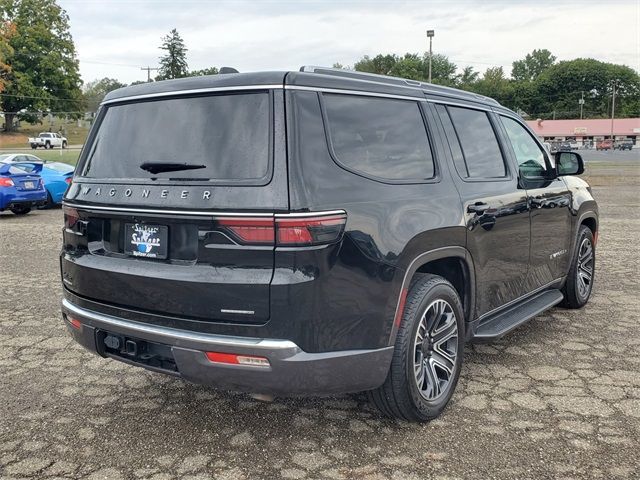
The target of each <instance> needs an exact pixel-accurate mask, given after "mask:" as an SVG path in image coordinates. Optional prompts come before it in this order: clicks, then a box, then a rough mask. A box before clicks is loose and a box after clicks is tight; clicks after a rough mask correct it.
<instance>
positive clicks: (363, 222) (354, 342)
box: [60, 67, 598, 421]
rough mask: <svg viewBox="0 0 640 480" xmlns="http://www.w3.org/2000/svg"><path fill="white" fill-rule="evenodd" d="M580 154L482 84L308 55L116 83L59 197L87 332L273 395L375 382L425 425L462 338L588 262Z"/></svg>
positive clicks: (72, 327) (548, 299)
mask: <svg viewBox="0 0 640 480" xmlns="http://www.w3.org/2000/svg"><path fill="white" fill-rule="evenodd" d="M582 171H583V163H582V159H581V158H580V156H579V155H577V154H576V153H572V152H561V153H557V154H556V155H555V157H554V158H549V155H548V154H547V152H546V151H545V149H544V148H543V146H542V144H541V143H540V142H539V141H538V140H537V139H536V137H535V136H534V134H533V133H532V132H531V131H530V130H529V128H528V127H527V126H526V124H525V123H524V122H523V121H522V120H521V119H520V117H518V116H517V115H516V114H515V113H513V112H512V111H510V110H508V109H506V108H504V107H501V106H500V105H499V104H498V103H497V102H495V101H494V100H491V99H489V98H486V97H482V96H479V95H476V94H473V93H468V92H463V91H458V90H453V89H449V88H443V87H438V86H435V85H430V84H424V83H419V82H415V81H411V80H404V79H401V78H390V77H381V76H377V75H370V74H363V73H358V72H348V71H343V70H332V69H324V68H311V67H304V68H303V69H301V71H300V72H268V73H247V74H227V75H217V76H209V77H199V78H187V79H180V80H174V81H166V82H157V83H151V84H145V85H137V86H132V87H127V88H123V89H120V90H116V91H114V92H112V93H110V94H108V95H107V97H106V98H105V100H104V102H103V104H102V107H101V109H100V112H99V113H98V116H97V121H96V122H95V126H94V128H93V129H92V131H91V134H90V135H89V138H88V141H87V142H86V145H85V147H84V149H83V151H82V154H81V157H80V160H79V163H78V167H77V169H76V173H75V177H74V179H73V183H72V186H71V187H70V189H69V191H68V192H67V194H66V197H65V200H64V216H65V227H64V246H63V249H62V254H61V257H60V263H61V270H62V282H63V285H64V300H63V306H62V308H63V313H64V319H65V322H66V324H67V325H68V329H69V331H70V332H71V334H72V335H73V337H74V338H75V339H76V340H77V341H78V342H79V343H81V344H82V345H84V346H85V347H86V348H88V349H89V350H91V351H94V352H97V353H98V354H99V355H102V356H104V357H110V358H114V359H117V360H121V361H124V362H127V363H129V364H132V365H138V366H142V367H145V368H148V369H150V370H154V371H158V372H163V373H168V374H171V375H175V376H178V377H180V378H183V379H186V380H190V381H194V382H199V383H204V384H207V385H212V386H216V387H219V388H224V389H233V390H241V391H246V392H250V393H253V394H256V395H262V396H272V395H278V394H280V395H283V394H290V395H296V394H332V393H342V392H357V391H369V392H370V393H369V394H370V398H371V399H372V401H373V402H374V403H375V404H376V405H377V406H378V407H379V408H380V409H381V410H382V411H383V412H384V413H386V414H388V415H391V416H396V417H400V418H404V419H408V420H417V421H424V420H428V419H432V418H434V417H436V416H437V415H438V414H439V413H440V412H441V411H442V410H443V409H444V407H445V406H446V404H447V402H448V401H449V399H450V397H451V395H452V394H453V391H454V388H455V385H456V382H457V380H458V376H459V374H460V369H461V362H462V357H463V355H462V354H463V347H464V344H465V342H466V341H489V340H491V339H495V338H498V337H501V336H502V335H504V334H505V333H507V332H509V331H510V330H512V329H513V328H515V327H517V326H518V325H520V324H522V323H523V322H525V321H527V320H529V319H531V318H532V317H534V316H535V315H537V314H539V313H541V312H543V311H544V310H546V309H548V308H550V307H552V306H554V305H556V304H559V303H562V304H564V305H565V306H567V307H570V308H578V307H581V306H583V305H584V304H585V303H586V302H587V300H588V298H589V296H590V293H591V289H592V286H593V279H594V261H595V256H594V255H595V245H596V239H597V231H598V214H597V206H596V203H595V201H594V200H593V198H592V196H591V191H590V188H589V186H588V185H587V183H585V182H584V181H582V180H580V179H578V178H576V177H574V176H571V175H575V174H580V173H581V172H582Z"/></svg>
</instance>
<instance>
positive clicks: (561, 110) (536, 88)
mask: <svg viewBox="0 0 640 480" xmlns="http://www.w3.org/2000/svg"><path fill="white" fill-rule="evenodd" d="M431 64H432V67H431V69H432V82H433V83H435V84H439V85H444V86H448V87H454V88H460V89H463V90H468V91H470V92H474V93H478V94H481V95H486V96H488V97H492V98H495V99H496V100H498V101H499V102H500V103H501V104H502V105H504V106H506V107H508V108H511V109H512V110H515V111H517V112H519V113H521V114H523V115H525V116H528V117H531V118H543V119H545V118H552V117H556V116H557V117H558V118H579V116H580V108H579V103H578V102H579V100H581V99H584V104H583V115H584V117H585V118H602V117H606V116H609V115H611V98H612V90H613V86H614V83H615V88H616V104H615V108H616V116H619V117H637V116H639V115H640V76H639V75H638V73H637V72H636V71H635V70H633V69H632V68H629V67H627V66H624V65H616V64H613V63H606V62H601V61H598V60H595V59H592V58H577V59H575V60H568V61H557V58H556V57H555V56H554V55H553V54H552V53H551V52H550V51H549V50H546V49H541V50H533V51H532V52H531V53H529V54H527V55H526V56H525V57H524V58H522V59H520V60H516V61H515V62H513V64H512V66H511V75H510V76H507V75H506V74H505V71H504V68H503V67H498V66H496V67H491V68H487V69H486V71H485V72H484V73H482V74H480V72H478V71H477V70H475V69H474V68H473V67H470V66H469V67H465V68H463V69H462V70H461V71H460V70H459V69H458V66H457V65H456V64H455V63H454V62H452V61H451V60H450V59H449V58H448V57H447V56H445V55H442V54H435V55H433V56H432V57H431ZM334 67H337V68H345V67H343V66H342V65H341V64H339V63H338V64H334ZM347 68H348V67H347ZM353 69H354V70H356V71H361V72H369V73H377V74H381V75H393V76H398V77H403V78H409V79H412V80H420V81H424V82H426V81H427V79H428V75H429V73H428V72H429V54H428V53H425V54H422V55H420V54H417V53H406V54H404V55H402V56H400V55H395V54H386V55H384V54H379V55H376V56H374V57H370V56H364V57H362V58H361V59H360V60H358V61H357V62H356V63H355V64H354V65H353Z"/></svg>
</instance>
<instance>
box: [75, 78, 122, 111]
mask: <svg viewBox="0 0 640 480" xmlns="http://www.w3.org/2000/svg"><path fill="white" fill-rule="evenodd" d="M126 86H127V85H126V84H124V83H120V82H119V81H118V80H116V79H115V78H107V77H105V78H103V79H100V80H93V81H92V82H89V83H87V84H86V85H85V86H84V88H83V93H84V97H85V100H86V103H87V109H88V110H89V111H90V112H95V111H96V110H98V107H99V106H100V102H102V99H103V98H104V96H105V95H106V94H107V93H109V92H111V91H113V90H116V89H118V88H122V87H126Z"/></svg>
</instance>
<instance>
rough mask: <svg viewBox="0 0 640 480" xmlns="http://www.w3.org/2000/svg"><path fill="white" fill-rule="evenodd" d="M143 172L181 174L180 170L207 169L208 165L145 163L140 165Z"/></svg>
mask: <svg viewBox="0 0 640 480" xmlns="http://www.w3.org/2000/svg"><path fill="white" fill-rule="evenodd" d="M140 168H141V169H142V170H146V171H147V172H151V173H161V172H179V171H180V170H198V169H200V168H207V166H206V165H194V164H191V163H172V162H144V163H143V164H142V165H140Z"/></svg>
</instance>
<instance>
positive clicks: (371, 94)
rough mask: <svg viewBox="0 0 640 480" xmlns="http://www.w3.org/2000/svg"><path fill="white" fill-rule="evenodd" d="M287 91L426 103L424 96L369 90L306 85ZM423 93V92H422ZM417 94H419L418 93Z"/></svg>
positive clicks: (287, 88) (286, 87)
mask: <svg viewBox="0 0 640 480" xmlns="http://www.w3.org/2000/svg"><path fill="white" fill-rule="evenodd" d="M284 88H285V90H302V91H307V92H323V93H336V94H339V95H360V96H363V97H379V98H394V99H396V100H411V101H413V102H425V101H426V98H424V96H422V95H420V96H416V97H412V96H409V95H394V94H392V93H380V92H371V91H368V90H349V89H343V88H325V87H307V86H304V85H285V86H284ZM420 92H421V93H422V91H420ZM416 93H417V92H416Z"/></svg>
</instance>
